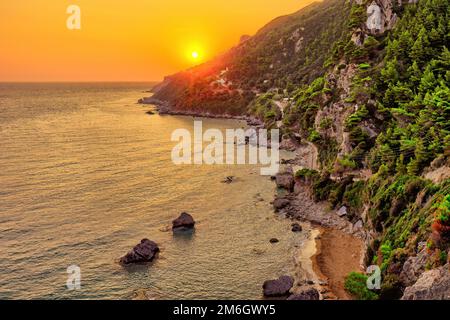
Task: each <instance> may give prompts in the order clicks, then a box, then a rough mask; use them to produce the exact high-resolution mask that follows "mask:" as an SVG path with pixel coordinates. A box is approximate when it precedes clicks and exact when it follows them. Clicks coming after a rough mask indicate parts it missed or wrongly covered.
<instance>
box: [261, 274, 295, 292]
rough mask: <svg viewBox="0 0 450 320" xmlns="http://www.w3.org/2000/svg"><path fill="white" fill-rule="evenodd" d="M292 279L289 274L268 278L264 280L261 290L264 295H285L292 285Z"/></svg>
mask: <svg viewBox="0 0 450 320" xmlns="http://www.w3.org/2000/svg"><path fill="white" fill-rule="evenodd" d="M293 285H294V279H293V278H292V277H290V276H281V277H279V278H278V279H277V280H268V281H266V282H264V285H263V290H264V296H266V297H282V296H287V295H288V294H289V291H290V290H291V288H292V286H293Z"/></svg>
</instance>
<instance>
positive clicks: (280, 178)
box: [276, 172, 295, 191]
mask: <svg viewBox="0 0 450 320" xmlns="http://www.w3.org/2000/svg"><path fill="white" fill-rule="evenodd" d="M276 183H277V187H278V188H282V189H286V190H288V191H293V190H294V183H295V181H294V176H293V175H292V173H290V172H284V173H279V174H277V175H276Z"/></svg>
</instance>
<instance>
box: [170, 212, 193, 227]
mask: <svg viewBox="0 0 450 320" xmlns="http://www.w3.org/2000/svg"><path fill="white" fill-rule="evenodd" d="M194 226H195V221H194V218H193V217H192V216H191V215H190V214H189V213H186V212H183V213H182V214H181V215H180V216H179V217H178V218H176V219H175V220H173V221H172V230H173V231H183V230H191V229H193V228H194Z"/></svg>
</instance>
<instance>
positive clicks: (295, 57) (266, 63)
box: [153, 0, 350, 115]
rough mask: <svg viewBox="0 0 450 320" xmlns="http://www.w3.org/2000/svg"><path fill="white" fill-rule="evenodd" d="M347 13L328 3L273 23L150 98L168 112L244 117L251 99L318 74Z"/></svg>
mask: <svg viewBox="0 0 450 320" xmlns="http://www.w3.org/2000/svg"><path fill="white" fill-rule="evenodd" d="M349 9H350V6H349V5H348V4H345V3H344V2H343V1H339V0H330V1H326V2H323V3H314V4H312V5H310V6H308V7H306V8H304V9H302V10H300V11H299V12H297V13H294V14H292V15H289V16H284V17H280V18H278V19H275V20H274V21H272V22H271V23H269V24H268V25H266V26H265V27H263V28H262V29H261V30H260V31H259V32H258V33H257V34H256V35H254V36H253V37H250V38H249V39H245V41H243V42H241V43H240V44H239V45H237V46H236V47H234V48H232V49H231V50H230V51H228V52H227V53H225V54H224V55H222V56H220V57H217V58H216V59H214V60H213V61H210V62H207V63H205V64H203V65H200V66H197V67H194V68H192V69H190V70H186V71H183V72H180V73H178V74H175V75H172V76H169V77H167V78H166V79H165V80H164V82H163V83H162V84H160V85H159V86H157V87H156V88H154V91H155V95H154V97H153V98H154V99H157V100H160V101H163V102H166V103H167V104H168V105H169V106H170V110H171V111H178V112H179V111H183V110H184V111H189V112H192V111H195V112H202V113H211V114H231V115H241V114H246V113H247V112H248V110H247V106H248V104H249V103H250V102H251V101H252V100H253V99H254V98H255V96H256V95H257V94H259V93H263V92H266V91H267V90H269V89H271V88H280V89H284V88H290V89H291V90H293V89H294V88H295V87H296V86H297V85H299V84H301V83H304V82H309V81H310V80H312V79H314V78H315V77H317V76H318V75H320V74H321V73H322V72H323V71H324V67H323V62H324V61H325V58H326V56H327V54H328V52H329V51H330V50H331V47H330V44H332V43H333V42H335V41H336V40H338V39H340V38H341V37H342V36H343V35H344V34H345V33H346V28H347V27H346V23H345V20H346V17H347V16H348V14H349ZM342 17H344V19H342ZM317 35H320V37H317ZM294 70H295V72H294Z"/></svg>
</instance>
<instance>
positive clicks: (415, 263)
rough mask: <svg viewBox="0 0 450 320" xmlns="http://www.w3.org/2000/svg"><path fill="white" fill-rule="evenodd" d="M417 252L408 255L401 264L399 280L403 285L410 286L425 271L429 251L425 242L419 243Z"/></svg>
mask: <svg viewBox="0 0 450 320" xmlns="http://www.w3.org/2000/svg"><path fill="white" fill-rule="evenodd" d="M418 251H419V253H418V254H417V255H416V256H413V257H409V258H408V259H407V260H406V262H405V263H404V264H403V268H402V271H401V272H400V281H401V282H402V284H403V286H405V287H410V286H412V285H413V284H414V283H416V281H417V280H418V279H419V277H420V275H421V274H422V273H423V272H424V271H425V268H426V265H427V262H428V259H429V258H430V253H429V252H428V250H427V247H426V242H421V243H419V248H418Z"/></svg>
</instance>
